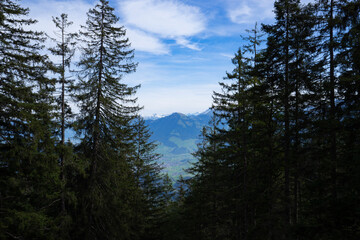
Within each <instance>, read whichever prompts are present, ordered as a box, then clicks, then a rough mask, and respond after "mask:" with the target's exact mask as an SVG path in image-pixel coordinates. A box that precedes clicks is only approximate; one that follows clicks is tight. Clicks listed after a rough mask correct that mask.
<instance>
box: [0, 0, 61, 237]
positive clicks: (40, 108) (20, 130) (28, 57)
mask: <svg viewBox="0 0 360 240" xmlns="http://www.w3.org/2000/svg"><path fill="white" fill-rule="evenodd" d="M0 12H1V16H2V19H1V22H0V32H1V37H0V52H1V54H0V83H1V85H0V86H1V90H0V105H1V107H0V109H1V110H0V111H1V113H0V116H1V118H0V164H1V165H0V171H1V173H0V179H1V180H0V181H1V182H0V185H1V193H0V209H1V211H0V212H1V213H0V214H1V216H0V217H1V218H0V219H1V220H0V221H1V222H0V228H1V229H0V238H2V239H4V238H22V239H31V238H33V239H34V238H37V239H55V236H56V233H57V231H58V229H57V223H56V222H57V212H56V208H57V207H58V206H59V203H60V196H59V186H60V182H59V179H58V172H59V168H58V160H57V157H56V153H55V148H54V136H53V133H54V127H55V125H54V123H53V116H52V112H53V98H52V92H53V91H54V81H53V80H51V79H49V78H47V77H46V73H47V71H49V70H50V69H52V67H51V65H50V63H49V61H48V58H47V57H46V56H44V55H41V54H40V53H39V51H40V50H41V49H42V42H43V41H44V36H43V35H42V33H39V32H34V31H31V30H27V29H29V28H30V27H31V25H32V24H33V23H35V21H33V20H30V19H25V17H26V15H27V13H28V10H27V9H24V8H21V7H20V6H19V5H17V4H16V3H15V2H13V1H10V0H5V1H1V3H0Z"/></svg>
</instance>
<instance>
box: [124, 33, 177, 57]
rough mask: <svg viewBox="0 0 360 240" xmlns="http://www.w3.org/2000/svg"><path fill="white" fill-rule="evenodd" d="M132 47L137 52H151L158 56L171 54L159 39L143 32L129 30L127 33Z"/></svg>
mask: <svg viewBox="0 0 360 240" xmlns="http://www.w3.org/2000/svg"><path fill="white" fill-rule="evenodd" d="M126 33H127V34H126V35H127V36H128V38H129V40H130V42H131V47H133V48H135V50H136V51H143V52H149V53H153V54H156V55H161V54H169V52H170V49H169V47H168V46H166V45H165V44H164V43H162V42H161V41H160V39H159V38H157V37H154V36H152V35H150V34H147V33H145V32H143V31H140V30H137V29H133V28H128V29H127V31H126Z"/></svg>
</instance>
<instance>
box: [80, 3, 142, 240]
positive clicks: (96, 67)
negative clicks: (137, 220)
mask: <svg viewBox="0 0 360 240" xmlns="http://www.w3.org/2000/svg"><path fill="white" fill-rule="evenodd" d="M87 16H88V19H87V21H86V25H85V26H83V27H82V31H81V32H80V37H81V38H82V39H83V47H82V57H81V60H80V62H79V64H78V67H79V68H80V69H79V73H78V76H79V79H78V84H77V85H76V89H77V91H78V92H77V94H76V96H75V97H76V100H77V101H78V102H79V107H80V115H79V117H78V120H77V129H78V133H79V135H80V136H81V143H80V145H79V146H78V150H77V151H78V152H79V153H80V155H81V156H82V157H83V158H85V159H87V160H88V166H89V168H88V171H87V172H88V178H87V179H85V184H86V185H87V187H86V191H84V192H83V193H82V196H81V197H82V203H81V204H82V208H83V210H82V215H81V217H80V219H79V220H80V222H79V224H80V225H81V226H82V230H81V231H79V232H78V234H79V235H78V236H81V237H83V238H87V239H103V238H110V239H112V238H116V239H130V238H131V234H132V233H134V232H133V230H132V227H133V226H132V225H131V223H130V221H129V219H130V218H131V216H130V215H131V211H130V209H131V206H132V202H131V201H132V200H131V199H132V197H133V192H135V190H136V183H135V180H134V178H133V177H132V176H133V175H132V173H131V169H130V163H129V158H130V157H131V155H132V149H131V144H132V143H133V142H132V140H133V134H132V130H131V121H132V120H133V119H134V117H135V116H136V114H137V112H138V110H139V109H140V108H139V107H138V106H137V105H135V104H136V99H135V98H133V97H132V96H133V94H134V93H135V92H136V90H137V88H138V87H139V86H136V87H129V86H127V85H126V84H124V83H122V81H121V80H122V78H123V75H124V74H128V73H131V72H134V71H135V68H136V64H135V63H133V62H132V59H133V56H134V54H133V50H131V49H130V44H129V40H128V39H127V38H125V29H124V27H118V26H117V23H118V20H119V19H118V17H116V16H115V14H114V9H113V8H111V7H110V6H109V4H108V2H107V1H105V0H101V1H100V2H99V3H98V4H97V5H96V6H95V7H94V8H93V9H90V10H89V12H88V13H87ZM115 210H116V214H114V211H115Z"/></svg>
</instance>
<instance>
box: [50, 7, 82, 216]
mask: <svg viewBox="0 0 360 240" xmlns="http://www.w3.org/2000/svg"><path fill="white" fill-rule="evenodd" d="M53 22H54V24H55V27H56V29H57V31H55V32H54V33H55V35H56V38H52V40H53V41H55V43H56V46H55V47H53V48H50V49H49V50H50V52H51V53H52V54H53V55H55V56H57V57H60V58H61V62H60V63H59V64H57V65H58V66H57V67H58V71H59V74H60V79H59V81H58V82H59V83H60V85H61V91H60V92H61V94H60V99H59V101H58V102H59V103H60V106H61V112H60V136H61V137H60V144H59V148H60V165H61V179H62V187H63V189H62V196H61V210H62V212H63V213H65V212H66V204H65V185H66V173H65V165H66V159H65V158H66V157H65V155H66V152H69V151H66V145H65V129H66V128H67V127H68V126H69V118H71V117H72V113H71V108H70V106H69V104H68V100H67V99H66V98H65V96H66V95H69V92H70V91H69V90H70V86H71V83H72V81H71V78H69V77H68V76H67V70H66V69H69V68H70V64H71V59H72V57H73V56H74V53H75V48H74V47H75V44H76V42H75V37H76V36H77V34H75V33H69V32H68V28H69V26H71V25H72V22H70V21H69V20H68V16H67V14H64V13H63V14H61V16H60V17H53Z"/></svg>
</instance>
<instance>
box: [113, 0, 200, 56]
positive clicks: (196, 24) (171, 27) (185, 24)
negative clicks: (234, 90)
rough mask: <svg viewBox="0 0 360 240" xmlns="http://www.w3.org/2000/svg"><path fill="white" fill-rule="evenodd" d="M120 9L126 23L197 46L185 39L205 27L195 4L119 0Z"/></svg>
mask: <svg viewBox="0 0 360 240" xmlns="http://www.w3.org/2000/svg"><path fill="white" fill-rule="evenodd" d="M119 9H120V13H121V15H122V16H123V18H124V21H125V23H126V25H129V26H131V27H134V28H137V29H139V30H141V31H143V32H146V33H150V34H153V35H156V36H157V37H158V38H160V39H172V40H175V42H176V43H177V44H179V45H182V46H184V47H187V48H190V49H194V50H199V49H200V48H199V47H198V46H197V45H196V44H193V43H190V41H189V40H188V39H187V38H188V37H191V36H194V35H196V34H199V33H201V32H202V31H204V30H205V29H206V21H207V20H206V17H205V16H204V15H203V14H202V12H201V11H200V9H199V8H198V7H194V6H190V5H187V4H184V3H182V2H179V1H175V0H125V1H119Z"/></svg>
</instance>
